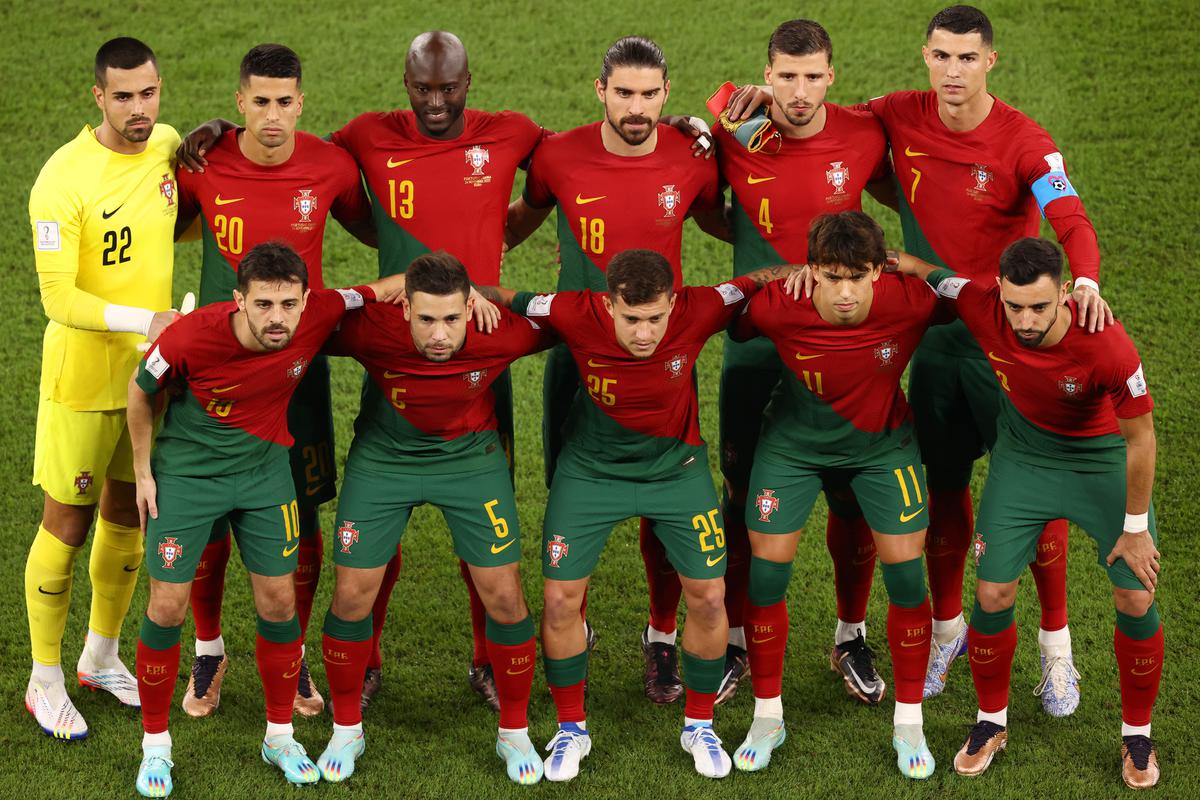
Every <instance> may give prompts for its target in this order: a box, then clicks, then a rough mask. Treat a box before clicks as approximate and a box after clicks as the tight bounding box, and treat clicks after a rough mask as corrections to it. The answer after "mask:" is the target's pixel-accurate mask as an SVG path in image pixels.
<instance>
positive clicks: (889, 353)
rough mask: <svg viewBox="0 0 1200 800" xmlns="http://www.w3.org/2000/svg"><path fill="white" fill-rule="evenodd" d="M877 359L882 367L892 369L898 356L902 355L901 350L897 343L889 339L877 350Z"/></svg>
mask: <svg viewBox="0 0 1200 800" xmlns="http://www.w3.org/2000/svg"><path fill="white" fill-rule="evenodd" d="M874 352H875V358H876V359H877V360H878V361H879V365H880V366H881V367H890V366H891V365H892V362H893V361H895V359H896V356H897V355H899V353H900V348H899V347H897V346H896V343H895V341H893V340H891V339H888V340H887V341H886V342H884V343H883V344H881V345H879V347H876V348H875V351H874Z"/></svg>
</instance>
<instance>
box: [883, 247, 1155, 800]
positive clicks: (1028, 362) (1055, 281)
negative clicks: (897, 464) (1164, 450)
mask: <svg viewBox="0 0 1200 800" xmlns="http://www.w3.org/2000/svg"><path fill="white" fill-rule="evenodd" d="M913 262H914V263H912V264H910V265H906V267H905V268H906V269H908V270H909V271H911V272H913V274H916V275H918V276H923V277H927V278H928V280H929V282H930V284H931V285H933V286H935V287H936V288H937V290H938V293H939V294H941V295H942V296H943V297H948V298H952V299H953V300H954V301H955V307H956V308H957V310H958V315H959V317H960V318H961V319H962V321H963V322H964V324H965V325H966V326H967V329H968V330H970V332H971V334H972V335H973V336H974V337H975V339H976V341H978V342H979V344H980V346H981V347H983V348H985V349H986V350H987V351H988V358H989V360H990V361H991V362H992V365H991V371H992V372H993V373H994V375H995V377H994V380H996V381H997V382H998V385H999V388H1000V390H1001V391H1002V394H1001V399H1000V419H999V423H998V426H997V427H998V431H997V437H996V446H995V449H994V450H993V452H992V463H991V469H990V470H989V472H988V478H987V484H986V485H985V486H984V490H983V500H982V501H981V503H980V506H979V519H978V521H977V523H976V527H975V542H974V550H975V563H976V566H977V568H978V573H979V582H978V584H977V586H976V595H975V598H976V599H975V609H974V611H973V612H972V613H971V625H970V634H969V638H968V646H969V653H970V663H971V675H972V677H973V678H974V679H975V690H976V693H977V694H978V696H979V713H978V716H977V722H976V723H975V726H974V727H973V728H972V729H971V734H970V736H969V737H968V738H967V742H966V743H965V744H964V745H963V747H962V749H961V750H959V752H958V755H957V756H955V758H954V768H955V770H957V771H958V773H959V774H962V775H978V774H980V773H982V772H983V771H984V770H986V769H987V768H988V765H989V764H991V761H992V758H993V757H994V756H995V755H996V753H997V752H999V751H1000V750H1003V749H1004V747H1005V745H1006V744H1007V742H1008V729H1007V725H1008V691H1009V681H1010V679H1011V678H1010V673H1011V670H1012V660H1013V653H1014V652H1015V650H1016V647H1017V628H1016V625H1015V623H1014V622H1013V604H1014V602H1015V600H1016V594H1017V579H1018V578H1019V577H1020V575H1021V572H1022V571H1023V570H1024V567H1025V564H1026V563H1027V562H1028V561H1029V559H1030V557H1032V556H1033V554H1034V551H1035V550H1036V548H1037V541H1038V535H1039V533H1040V532H1041V530H1042V526H1043V525H1045V524H1046V523H1047V522H1049V521H1050V520H1054V519H1058V518H1060V517H1065V518H1067V519H1070V520H1071V521H1073V522H1075V523H1076V524H1077V525H1079V526H1080V527H1081V528H1083V529H1084V530H1085V531H1087V532H1088V534H1090V535H1091V537H1092V538H1093V539H1095V540H1096V544H1097V547H1098V555H1099V559H1098V560H1099V562H1100V564H1101V565H1102V566H1104V567H1105V568H1106V570H1107V572H1108V577H1109V580H1110V581H1112V584H1113V602H1114V604H1115V606H1116V617H1117V619H1116V630H1115V631H1114V633H1113V647H1114V649H1115V650H1116V657H1117V669H1118V670H1119V673H1120V685H1121V738H1122V745H1121V772H1122V777H1123V778H1124V779H1125V783H1126V784H1128V785H1129V786H1130V787H1131V788H1134V789H1142V788H1147V787H1150V786H1153V785H1155V784H1156V783H1157V782H1158V777H1159V766H1158V756H1157V754H1156V753H1155V750H1154V744H1153V742H1152V741H1151V739H1150V716H1151V712H1152V711H1153V708H1154V701H1155V698H1156V697H1157V696H1158V686H1159V682H1160V680H1161V678H1162V662H1163V632H1162V624H1161V623H1160V621H1159V614H1158V606H1157V605H1156V604H1155V602H1154V593H1155V590H1156V589H1157V587H1158V573H1159V557H1160V556H1159V552H1158V549H1157V544H1158V533H1157V530H1156V528H1155V524H1154V509H1153V506H1152V504H1151V498H1150V496H1151V492H1152V489H1153V486H1154V465H1155V459H1156V453H1157V442H1156V439H1155V435H1154V420H1153V418H1152V415H1151V410H1152V409H1153V407H1154V403H1153V401H1152V400H1151V398H1150V392H1149V389H1148V388H1147V386H1146V378H1145V375H1144V374H1143V371H1142V363H1141V359H1140V358H1139V356H1138V352H1137V349H1136V348H1135V347H1134V344H1133V342H1132V341H1131V340H1130V338H1129V335H1128V334H1127V333H1126V332H1125V329H1124V327H1123V326H1121V325H1119V324H1110V325H1109V326H1108V327H1107V328H1106V329H1105V330H1104V331H1100V332H1097V333H1094V334H1091V335H1086V334H1084V333H1083V332H1082V331H1080V330H1076V328H1077V326H1076V325H1075V324H1073V323H1074V322H1075V321H1076V320H1077V319H1078V318H1079V317H1080V314H1081V313H1082V312H1081V309H1080V304H1079V303H1078V302H1076V301H1075V300H1074V299H1073V298H1071V297H1070V291H1069V284H1068V283H1064V282H1063V280H1062V267H1063V263H1062V254H1061V253H1059V251H1058V248H1056V247H1055V246H1054V245H1053V244H1051V243H1050V242H1047V241H1045V240H1042V239H1034V238H1026V239H1021V240H1019V241H1017V242H1014V243H1013V244H1012V245H1010V246H1009V247H1007V248H1006V249H1005V250H1004V253H1003V254H1002V255H1001V256H1000V279H999V282H998V287H997V286H993V285H991V281H982V280H973V279H971V278H969V277H967V276H961V277H960V276H957V275H955V274H954V273H953V272H951V271H949V270H945V269H935V268H934V267H933V266H932V265H930V264H926V263H923V262H919V261H917V260H916V259H913Z"/></svg>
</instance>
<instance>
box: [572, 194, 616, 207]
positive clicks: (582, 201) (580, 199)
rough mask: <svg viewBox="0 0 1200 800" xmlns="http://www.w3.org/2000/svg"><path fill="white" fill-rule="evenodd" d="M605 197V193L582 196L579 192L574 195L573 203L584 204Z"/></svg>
mask: <svg viewBox="0 0 1200 800" xmlns="http://www.w3.org/2000/svg"><path fill="white" fill-rule="evenodd" d="M606 197H608V195H606V194H602V195H599V196H598V197H584V196H583V195H581V194H577V195H575V205H577V206H586V205H587V204H588V203H594V202H596V201H597V200H603V199H604V198H606Z"/></svg>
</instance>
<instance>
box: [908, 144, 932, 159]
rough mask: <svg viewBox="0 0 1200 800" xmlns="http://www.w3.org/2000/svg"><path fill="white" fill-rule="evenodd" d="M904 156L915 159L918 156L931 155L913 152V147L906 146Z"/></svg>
mask: <svg viewBox="0 0 1200 800" xmlns="http://www.w3.org/2000/svg"><path fill="white" fill-rule="evenodd" d="M904 155H906V156H908V157H909V158H915V157H917V156H927V155H929V153H918V152H917V151H916V150H913V149H912V147H908V146H906V147H905V148H904Z"/></svg>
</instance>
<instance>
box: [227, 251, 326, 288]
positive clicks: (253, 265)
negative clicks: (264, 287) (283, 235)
mask: <svg viewBox="0 0 1200 800" xmlns="http://www.w3.org/2000/svg"><path fill="white" fill-rule="evenodd" d="M250 281H261V282H263V283H296V282H297V281H299V282H300V285H301V286H302V287H303V288H305V289H307V288H308V267H306V266H305V265H304V259H303V258H301V257H300V255H299V253H297V252H296V251H295V250H293V249H292V248H291V246H290V245H288V244H287V243H286V242H279V241H274V242H263V243H262V244H258V245H255V246H254V247H253V248H252V249H251V250H250V252H249V253H246V255H245V256H244V257H243V258H242V260H241V262H240V263H239V264H238V271H237V282H238V291H239V292H241V293H242V294H245V293H246V290H248V289H249V288H250Z"/></svg>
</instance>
